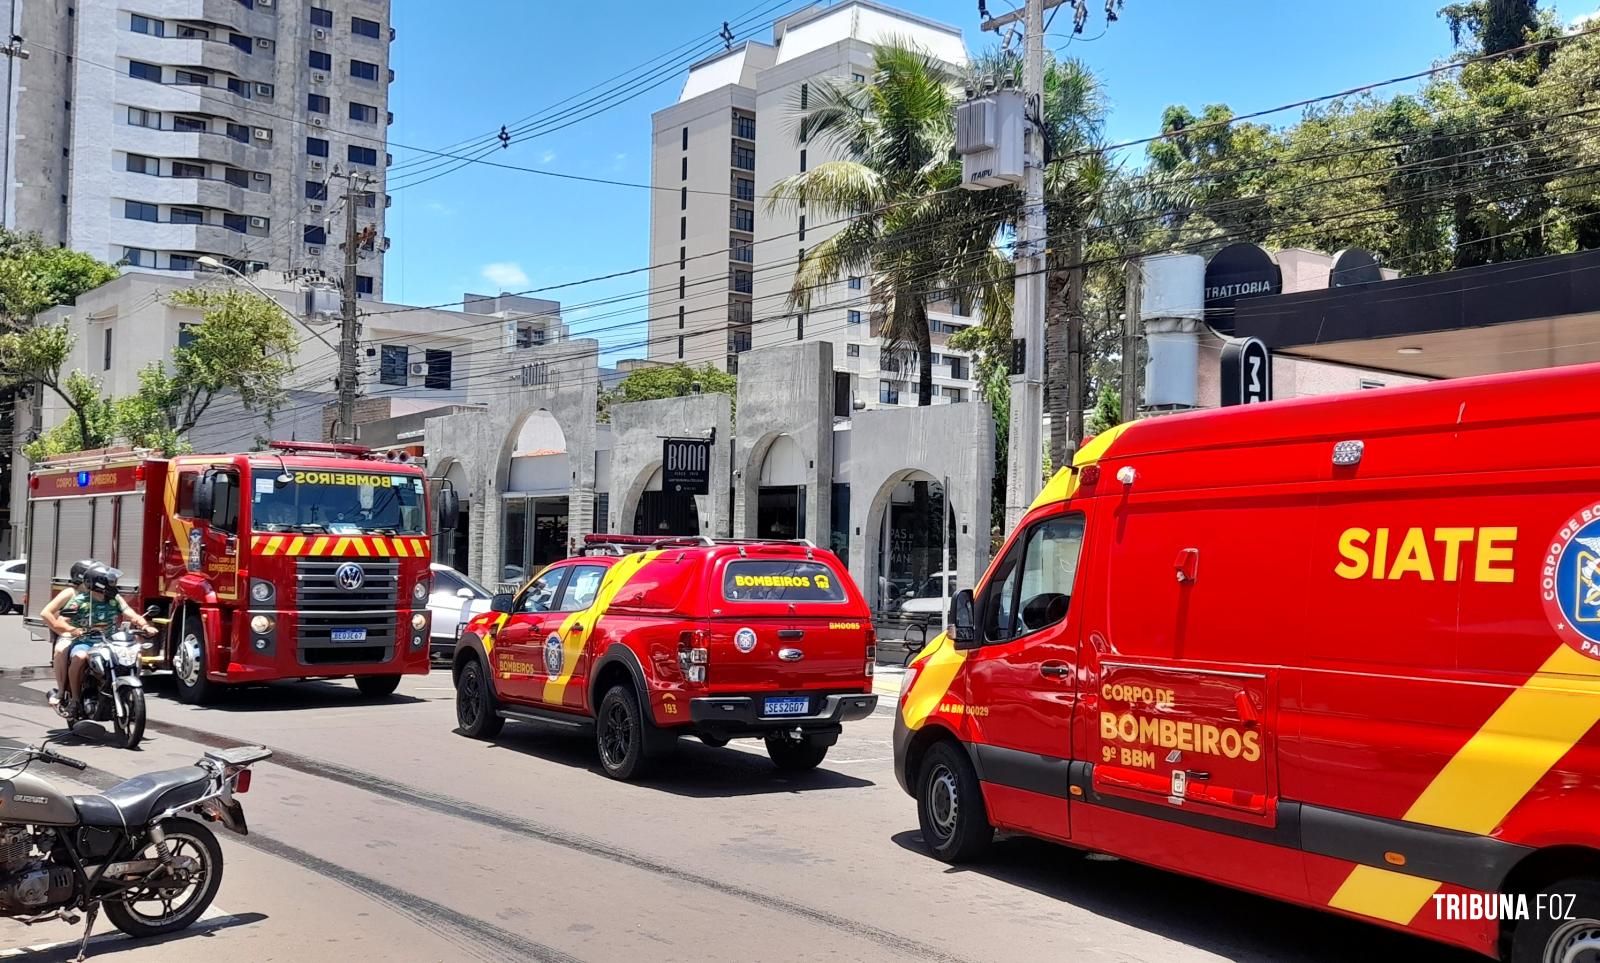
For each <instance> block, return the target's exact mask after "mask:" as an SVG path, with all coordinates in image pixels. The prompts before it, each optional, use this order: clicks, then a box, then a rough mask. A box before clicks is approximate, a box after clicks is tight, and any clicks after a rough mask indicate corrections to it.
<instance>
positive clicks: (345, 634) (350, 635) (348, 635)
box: [328, 629, 367, 642]
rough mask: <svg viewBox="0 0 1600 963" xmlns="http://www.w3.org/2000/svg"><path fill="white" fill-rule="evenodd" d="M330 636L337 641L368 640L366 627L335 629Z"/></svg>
mask: <svg viewBox="0 0 1600 963" xmlns="http://www.w3.org/2000/svg"><path fill="white" fill-rule="evenodd" d="M328 637H329V638H330V639H332V640H333V641H335V642H365V641H367V630H366V629H334V630H333V631H331V632H329V633H328Z"/></svg>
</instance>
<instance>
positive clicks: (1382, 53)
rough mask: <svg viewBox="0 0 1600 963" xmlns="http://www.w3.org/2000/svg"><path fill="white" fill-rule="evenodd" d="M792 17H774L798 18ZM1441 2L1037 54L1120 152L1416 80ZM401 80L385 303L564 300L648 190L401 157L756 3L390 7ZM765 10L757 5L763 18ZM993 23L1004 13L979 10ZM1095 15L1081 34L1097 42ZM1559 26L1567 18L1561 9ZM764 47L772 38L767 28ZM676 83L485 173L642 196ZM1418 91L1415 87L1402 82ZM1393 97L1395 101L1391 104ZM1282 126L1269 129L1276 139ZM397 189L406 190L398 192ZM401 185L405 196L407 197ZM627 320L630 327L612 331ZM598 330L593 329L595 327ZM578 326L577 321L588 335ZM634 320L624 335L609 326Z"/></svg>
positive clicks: (1333, 6) (560, 94)
mask: <svg viewBox="0 0 1600 963" xmlns="http://www.w3.org/2000/svg"><path fill="white" fill-rule="evenodd" d="M799 5H800V4H799V0H796V2H795V3H792V4H790V5H788V6H786V7H784V8H782V9H784V10H789V9H797V8H798V7H799ZM898 5H899V6H901V7H903V8H904V9H907V10H910V11H912V12H914V13H918V14H921V15H923V16H926V17H930V18H933V19H936V20H940V21H943V22H945V23H948V24H952V25H954V26H958V27H960V28H962V30H963V31H964V32H965V34H966V40H967V46H968V49H969V50H976V49H981V48H982V47H984V46H987V45H988V44H989V43H990V42H992V39H993V35H987V36H984V35H980V34H979V33H978V30H977V10H976V8H977V4H976V2H975V0H959V2H958V0H905V2H903V3H900V4H898ZM1440 5H1442V0H1340V2H1338V3H1328V2H1321V3H1318V2H1310V0H1227V2H1225V3H1198V2H1196V0H1127V3H1126V7H1125V9H1124V10H1123V12H1122V16H1121V19H1120V20H1119V21H1118V22H1117V23H1115V24H1113V25H1112V26H1111V28H1110V29H1109V30H1106V31H1104V33H1103V36H1100V37H1099V39H1095V40H1093V41H1092V42H1085V41H1084V40H1083V39H1079V40H1077V41H1074V42H1072V43H1071V44H1070V45H1068V46H1066V47H1064V48H1063V45H1064V44H1066V43H1067V41H1068V31H1069V30H1070V26H1069V24H1070V16H1071V13H1070V11H1067V12H1066V13H1064V14H1063V15H1062V16H1061V17H1060V18H1058V19H1057V20H1056V22H1055V25H1054V32H1053V33H1052V35H1050V36H1049V37H1048V38H1047V40H1048V43H1049V44H1050V46H1051V47H1052V48H1056V49H1057V50H1058V51H1060V52H1062V53H1064V54H1065V55H1068V56H1076V57H1079V58H1081V59H1082V60H1084V61H1085V62H1087V63H1088V64H1089V65H1090V67H1092V68H1093V69H1094V71H1095V72H1096V73H1097V74H1098V75H1099V76H1100V77H1101V78H1102V79H1103V81H1104V83H1105V86H1106V89H1107V93H1108V94H1109V97H1110V100H1111V104H1112V112H1111V117H1110V123H1109V131H1108V133H1109V135H1110V136H1111V138H1113V139H1114V140H1117V141H1122V140H1131V139H1134V138H1138V137H1144V136H1148V135H1150V134H1152V133H1155V132H1156V131H1157V129H1158V124H1159V121H1160V116H1161V111H1162V109H1163V108H1164V107H1165V106H1166V105H1168V104H1171V103H1184V104H1188V105H1189V106H1191V107H1193V108H1196V109H1198V108H1199V107H1201V106H1203V105H1204V104H1207V103H1215V102H1225V103H1227V104H1229V105H1230V106H1231V107H1233V108H1234V110H1235V111H1237V112H1240V113H1243V112H1247V111H1251V110H1257V109H1261V108H1266V107H1274V106H1277V105H1279V104H1283V103H1289V102H1292V101H1295V100H1299V99H1302V98H1307V97H1314V96H1317V95H1320V94H1325V93H1330V92H1333V91H1336V90H1341V89H1344V88H1347V87H1352V86H1356V85H1358V84H1362V83H1368V82H1372V81H1376V80H1381V79H1385V78H1389V77H1394V76H1398V75H1402V74H1407V73H1412V72H1414V71H1417V70H1420V69H1423V68H1426V67H1427V66H1429V65H1430V64H1431V63H1432V62H1434V61H1436V60H1438V59H1439V58H1442V57H1445V56H1447V55H1448V54H1449V53H1450V46H1449V45H1450V35H1449V30H1448V27H1447V26H1446V24H1445V23H1444V21H1443V20H1441V19H1439V18H1438V17H1437V16H1436V14H1435V10H1436V9H1437V7H1438V6H1440ZM393 6H394V13H393V17H394V25H395V28H396V30H397V39H396V41H395V43H394V46H393V54H392V56H393V66H394V68H395V72H396V75H397V78H396V81H395V84H394V87H393V89H392V91H391V99H390V108H391V109H392V110H393V111H394V114H395V123H394V126H393V127H391V128H390V137H391V139H392V141H393V142H394V147H393V149H392V152H393V154H394V157H395V163H396V167H397V169H396V170H395V171H394V172H392V173H391V180H390V183H391V188H390V189H391V192H392V193H393V194H394V206H393V207H392V208H391V209H390V212H389V227H388V233H389V234H390V236H391V237H392V238H393V239H394V245H393V247H392V249H391V250H390V252H389V254H388V258H387V261H386V263H385V269H386V280H385V291H384V295H385V299H386V300H389V301H395V302H403V303H409V304H434V303H443V302H451V301H456V300H458V299H459V298H460V296H461V294H462V293H463V292H467V291H472V292H475V293H496V292H497V291H498V290H499V289H505V290H510V291H520V290H524V289H527V288H533V287H542V286H545V285H552V284H560V283H563V282H567V281H573V280H577V279H580V278H586V277H591V276H595V275H601V274H608V273H612V272H616V271H625V270H629V269H632V268H638V267H642V266H644V265H645V264H646V263H648V256H649V245H648V227H649V210H650V208H649V204H650V194H651V192H650V191H648V190H639V189H633V188H625V187H612V186H606V185H599V184H584V183H578V182H574V181H568V180H560V179H556V178H551V177H544V176H539V175H536V174H529V173H524V172H520V171H512V170H500V169H494V168H490V167H486V166H483V165H481V164H472V165H468V166H466V167H464V168H463V169H461V170H458V171H455V172H454V173H450V174H447V175H445V176H440V177H437V178H434V179H432V180H428V181H426V182H425V183H423V182H421V180H422V178H423V177H424V176H426V175H427V174H429V173H433V172H432V171H428V170H427V169H426V168H427V164H426V163H423V164H420V165H414V166H407V167H401V166H400V165H411V164H413V162H416V161H419V160H422V161H426V158H425V157H422V156H421V155H418V154H417V153H415V152H413V151H409V150H406V149H405V147H403V146H400V145H409V146H413V147H425V148H431V149H440V148H444V147H447V146H449V145H452V144H455V143H456V142H459V141H462V140H466V139H469V138H480V137H482V136H484V135H485V134H488V133H490V132H493V131H497V130H498V129H499V128H500V126H501V125H502V124H513V125H514V123H515V122H516V121H517V120H519V119H521V118H523V117H525V116H526V115H529V114H532V113H534V112H535V111H538V110H540V109H542V108H546V107H548V106H549V105H551V104H552V103H555V102H558V101H561V100H562V99H563V98H565V97H568V96H569V95H571V94H574V93H576V92H577V91H579V90H582V89H584V88H587V87H590V86H591V85H593V84H596V83H598V82H600V81H603V80H605V79H606V78H608V77H610V76H612V75H614V74H617V73H619V72H621V71H624V70H626V69H628V67H630V66H631V65H634V64H639V63H643V62H646V61H651V60H654V59H655V58H657V57H660V56H661V55H663V54H665V53H667V52H668V51H670V50H672V49H674V48H677V47H679V46H681V45H685V44H690V43H691V42H692V41H695V40H696V39H697V38H701V37H704V38H707V39H709V38H710V37H711V35H713V34H715V32H716V31H717V30H718V29H719V28H720V27H721V25H722V21H723V19H724V18H728V17H734V16H736V15H738V14H740V13H741V12H744V11H746V10H753V9H757V8H758V6H757V5H756V4H755V0H731V2H727V3H723V4H714V3H710V2H706V0H669V2H640V0H614V2H612V3H609V4H606V5H605V6H604V7H594V8H588V7H583V6H574V5H572V4H570V3H563V4H559V5H558V4H555V3H552V2H550V0H520V2H519V0H473V2H470V3H462V2H455V3H440V2H438V0H393ZM759 6H763V7H764V6H766V4H760V5H759ZM989 6H990V9H991V11H992V12H1000V11H1003V10H1005V9H1007V8H1008V7H1009V6H1010V0H989ZM1099 6H1100V4H1099V3H1098V2H1092V3H1091V9H1095V15H1094V16H1093V17H1091V20H1090V24H1089V28H1088V30H1086V32H1085V37H1094V36H1096V35H1097V34H1101V33H1102V28H1103V26H1104V22H1103V20H1102V19H1101V18H1100V16H1099V13H1098V10H1097V9H1096V8H1098V7H1099ZM1561 12H1562V13H1563V14H1566V15H1567V16H1569V17H1570V15H1571V12H1570V11H1567V10H1564V9H1563V10H1562V11H1561ZM762 26H763V29H762V30H761V31H760V33H759V34H758V35H757V37H758V39H764V40H770V24H769V23H768V24H763V25H762ZM682 76H683V71H678V72H676V73H675V74H674V75H673V77H672V79H671V80H669V81H667V82H665V83H663V84H661V85H660V86H658V87H655V88H654V89H650V90H646V91H644V92H642V93H641V94H640V95H639V96H637V97H635V98H634V99H632V100H630V101H628V102H626V103H623V104H620V105H618V106H616V107H614V108H612V109H611V110H609V111H607V112H605V113H602V114H599V115H598V116H594V117H591V118H589V119H587V120H585V121H583V122H581V123H578V124H575V125H573V126H570V127H567V128H566V129H563V130H558V131H553V132H551V133H548V134H546V135H543V136H540V137H537V138H533V139H528V140H525V141H522V142H519V143H515V144H513V146H511V147H510V148H509V149H506V150H496V151H494V152H493V153H492V154H491V155H490V156H488V157H487V158H486V159H487V160H490V161H496V162H504V163H508V164H516V165H521V166H529V167H536V168H542V169H546V170H550V171H560V172H568V173H577V174H584V175H589V176H596V177H606V178H614V179H617V180H624V181H634V182H638V183H646V182H648V180H649V155H650V114H651V113H652V112H653V111H655V110H659V109H660V108H662V107H664V106H666V105H668V104H670V103H672V102H673V101H674V100H675V99H676V98H677V95H678V92H679V89H680V88H681V86H682ZM1413 86H1414V85H1413ZM1388 89H1389V90H1394V89H1398V88H1388ZM1294 116H1295V115H1294V114H1293V113H1285V114H1280V115H1277V116H1276V117H1274V118H1271V120H1273V121H1275V122H1278V123H1287V122H1290V121H1292V120H1293V119H1294ZM408 173H409V175H410V176H408ZM408 182H413V183H414V184H415V186H410V187H405V186H403V185H405V184H407V183H408ZM646 286H647V279H646V275H644V274H636V275H632V276H629V277H623V278H618V279H614V280H611V281H602V282H597V283H592V284H585V285H582V286H579V287H571V288H566V289H563V290H561V291H556V292H550V293H548V294H546V295H543V296H546V297H552V298H556V299H558V300H561V301H562V302H564V303H565V304H567V305H569V306H571V305H578V304H580V303H583V302H591V301H597V300H601V299H610V298H618V297H622V296H626V295H631V294H640V293H642V292H643V291H644V289H645V288H646ZM619 311H622V312H625V313H621V314H618V313H617V312H619ZM602 312H604V313H606V314H607V315H608V316H607V317H605V318H596V317H594V316H595V315H597V314H599V313H602ZM644 317H645V308H644V300H643V298H639V299H637V300H634V301H626V302H622V303H618V304H614V305H609V306H605V307H594V308H588V309H579V308H573V309H571V310H569V314H568V320H569V321H570V322H571V323H573V324H574V329H575V333H582V331H583V330H584V329H585V328H586V327H590V328H594V327H605V328H606V329H607V330H606V331H604V332H603V333H601V334H600V335H599V336H600V337H601V339H602V346H603V348H604V349H606V351H607V353H608V360H615V359H616V358H618V357H629V356H642V355H643V353H644V352H643V349H642V347H640V346H639V344H638V343H639V342H641V341H642V340H643V338H644V334H643V318H644ZM586 318H588V319H589V320H588V321H587V322H586V321H585V319H586ZM630 319H632V320H636V322H637V323H636V324H633V325H631V326H629V327H627V328H624V329H618V328H617V327H616V326H617V325H619V324H622V323H623V322H627V321H629V320H630Z"/></svg>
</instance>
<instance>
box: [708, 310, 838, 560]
mask: <svg viewBox="0 0 1600 963" xmlns="http://www.w3.org/2000/svg"><path fill="white" fill-rule="evenodd" d="M833 383H834V378H833V345H832V344H830V343H828V342H825V341H807V342H801V343H798V344H787V345H777V346H773V347H770V348H760V349H757V350H755V351H747V352H745V353H744V354H743V355H741V356H740V360H739V435H740V437H739V441H738V444H737V445H736V447H735V451H734V457H733V464H734V484H733V491H734V506H733V524H734V528H733V534H734V535H735V536H736V537H739V538H744V537H747V536H752V535H754V534H755V532H756V529H757V524H756V519H757V507H758V505H757V502H758V496H759V493H760V487H761V467H762V464H763V463H764V462H765V461H766V458H767V454H768V452H769V450H770V449H771V447H772V444H773V442H774V441H776V440H777V437H778V436H779V435H788V436H789V437H790V438H792V439H793V440H794V442H795V444H796V445H797V446H798V448H799V449H800V455H801V457H802V458H803V459H804V464H805V469H804V472H805V488H806V496H805V502H806V537H807V538H809V539H811V541H813V542H815V543H817V544H818V545H826V544H828V535H829V531H830V522H831V520H830V512H831V510H832V480H833V468H834V464H833ZM746 438H749V439H752V440H751V441H750V442H749V443H746V442H745V439H746Z"/></svg>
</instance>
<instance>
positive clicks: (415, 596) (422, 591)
mask: <svg viewBox="0 0 1600 963" xmlns="http://www.w3.org/2000/svg"><path fill="white" fill-rule="evenodd" d="M427 597H428V580H427V579H422V580H421V581H419V582H417V584H416V585H413V586H412V587H411V598H412V600H413V601H416V602H422V601H424V600H426V599H427Z"/></svg>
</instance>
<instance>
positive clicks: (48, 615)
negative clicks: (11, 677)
mask: <svg viewBox="0 0 1600 963" xmlns="http://www.w3.org/2000/svg"><path fill="white" fill-rule="evenodd" d="M98 564H100V563H99V562H96V561H95V560H94V559H92V558H86V559H82V560H80V561H77V562H73V563H72V568H71V569H69V570H68V572H67V581H68V583H69V586H68V587H67V588H64V589H62V590H61V591H60V592H57V593H56V597H55V598H53V599H51V600H50V603H49V604H48V605H46V606H45V607H44V611H43V612H41V613H39V614H40V617H42V618H43V619H44V623H45V625H47V626H49V627H50V631H51V633H52V634H53V635H54V636H55V639H56V644H55V651H54V652H53V653H52V654H51V659H50V661H51V664H52V665H53V666H54V667H55V670H56V687H55V688H54V689H51V690H50V704H51V705H52V706H54V705H57V704H59V703H60V702H61V693H63V692H65V691H67V650H68V649H70V648H72V641H73V638H74V637H75V636H74V634H73V631H72V621H71V616H72V613H73V612H75V611H76V610H77V598H78V593H80V592H82V591H83V576H84V574H85V573H87V572H88V571H89V569H91V568H93V567H95V566H96V565H98Z"/></svg>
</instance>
